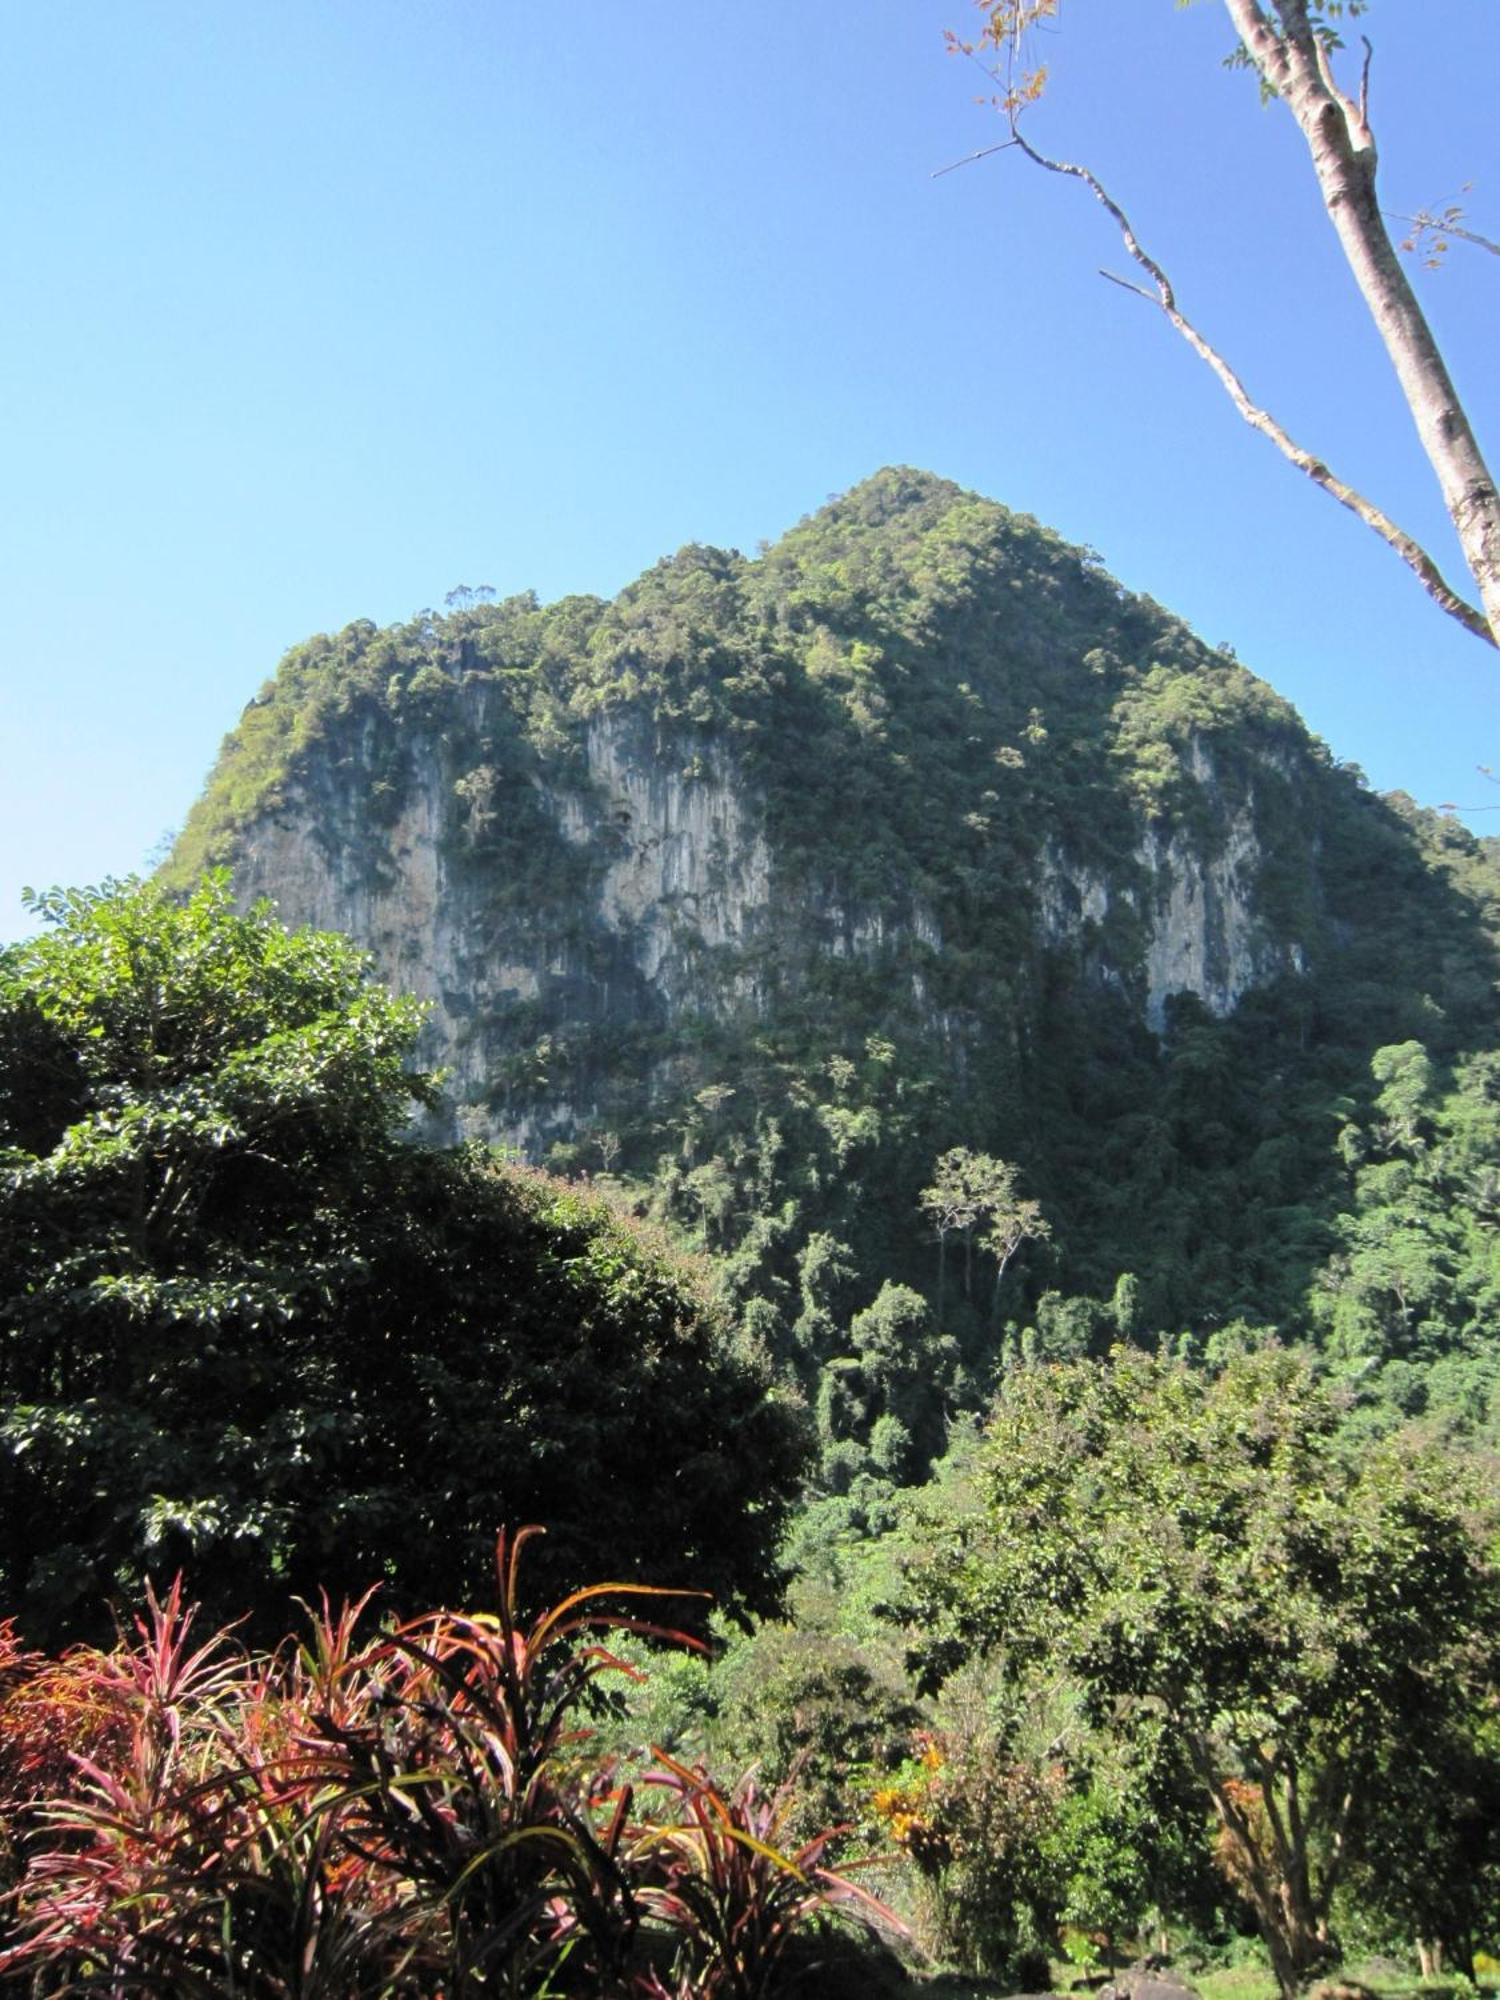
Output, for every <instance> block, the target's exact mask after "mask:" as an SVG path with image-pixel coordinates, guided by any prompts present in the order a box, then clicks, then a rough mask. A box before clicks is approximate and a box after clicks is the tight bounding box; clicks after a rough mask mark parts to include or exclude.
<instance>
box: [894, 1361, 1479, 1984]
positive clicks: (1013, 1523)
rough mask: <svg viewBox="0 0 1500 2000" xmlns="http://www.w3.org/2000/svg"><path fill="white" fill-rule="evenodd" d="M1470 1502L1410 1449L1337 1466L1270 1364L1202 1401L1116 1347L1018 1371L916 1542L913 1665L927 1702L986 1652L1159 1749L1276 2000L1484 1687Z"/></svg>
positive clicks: (1254, 1364)
mask: <svg viewBox="0 0 1500 2000" xmlns="http://www.w3.org/2000/svg"><path fill="white" fill-rule="evenodd" d="M1477 1493H1478V1482H1477V1480H1476V1479H1474V1478H1473V1477H1470V1476H1466V1474H1465V1470H1464V1468H1463V1466H1462V1465H1461V1464H1460V1463H1459V1462H1458V1461H1457V1460H1455V1459H1453V1458H1450V1457H1448V1456H1446V1455H1442V1454H1439V1453H1438V1452H1436V1451H1435V1450H1434V1449H1432V1448H1431V1447H1424V1446H1423V1445H1422V1444H1420V1443H1419V1442H1417V1441H1415V1440H1414V1439H1413V1438H1411V1437H1409V1436H1405V1435H1399V1436H1392V1437H1389V1438H1387V1439H1385V1440H1383V1441H1381V1442H1379V1443H1377V1444H1375V1445H1366V1446H1364V1447H1363V1448H1362V1449H1360V1450H1358V1451H1354V1450H1346V1449H1345V1448H1344V1440H1343V1438H1342V1436H1341V1413H1340V1410H1339V1408H1338V1406H1337V1404H1336V1403H1335V1401H1334V1400H1333V1398H1332V1397H1331V1396H1330V1394H1329V1393H1328V1392H1327V1391H1326V1390H1325V1389H1324V1388H1323V1387H1321V1386H1320V1385H1319V1383H1318V1382H1317V1380H1316V1379H1315V1378H1314V1376H1313V1374H1312V1371H1311V1367H1310V1364H1309V1363H1308V1362H1307V1360H1306V1359H1305V1358H1303V1357H1300V1356H1298V1355H1297V1354H1295V1353H1292V1352H1289V1351H1286V1350H1282V1349H1279V1348H1269V1349H1264V1350H1261V1351H1259V1352H1253V1353H1246V1354H1241V1355H1239V1356H1237V1357H1236V1358H1234V1359H1233V1360H1232V1361H1230V1362H1229V1364H1228V1365H1227V1366H1226V1367H1225V1369H1224V1371H1223V1373H1222V1374H1221V1375H1219V1376H1218V1377H1217V1378H1210V1377H1207V1376H1205V1375H1203V1374H1201V1373H1195V1372H1194V1371H1192V1370H1191V1369H1189V1368H1187V1367H1185V1366H1183V1365H1181V1364H1180V1363H1176V1362H1172V1361H1168V1360H1166V1359H1163V1358H1155V1357H1151V1356H1147V1355H1144V1354H1140V1353H1134V1352H1131V1351H1129V1350H1124V1349H1121V1350H1117V1351H1116V1353H1115V1355H1114V1356H1113V1357H1112V1359H1111V1360H1110V1361H1109V1362H1108V1363H1107V1364H1103V1365H1091V1364H1088V1363H1080V1364H1077V1365H1074V1366H1071V1367H1058V1368H1023V1369H1020V1370H1017V1371H1014V1372H1012V1373H1011V1374H1010V1375H1009V1376H1008V1377H1007V1378H1006V1381H1005V1385H1004V1392H1003V1395H1002V1398H1001V1401H1000V1403H999V1406H998V1409H997V1412H996V1415H995V1418H994V1421H993V1424H992V1426H991V1428H990V1431H989V1434H988V1438H987V1441H986V1443H985V1446H984V1448H983V1450H982V1452H981V1454H980V1457H979V1459H978V1463H977V1467H976V1474H975V1504H972V1505H970V1506H969V1508H968V1509H967V1511H964V1510H960V1511H958V1512H957V1514H956V1516H955V1517H952V1518H948V1519H945V1520H942V1521H938V1520H936V1519H934V1520H929V1521H926V1522H919V1525H918V1528H917V1531H916V1534H917V1541H918V1546H919V1547H920V1548H922V1549H923V1551H924V1552H923V1553H922V1554H921V1555H920V1556H918V1557H917V1558H915V1559H914V1561H913V1565H912V1569H911V1577H910V1581H911V1586H912V1602H911V1610H912V1612H913V1614H914V1615H915V1618H916V1619H917V1621H918V1622H919V1627H920V1629H921V1631H922V1633H923V1635H924V1636H923V1638H922V1639H921V1641H920V1642H919V1653H920V1656H921V1658H922V1659H923V1661H924V1663H925V1668H926V1672H927V1674H928V1677H929V1679H932V1680H941V1679H942V1678H943V1677H944V1676H945V1675H946V1674H948V1673H951V1672H952V1671H953V1670H954V1668H955V1667H956V1666H958V1665H959V1664H960V1663H961V1662H962V1661H964V1660H965V1659H966V1658H969V1657H971V1656H973V1655H975V1654H976V1653H983V1652H985V1651H986V1650H988V1649H999V1653H1000V1657H1001V1658H1002V1660H1003V1662H1004V1663H1005V1666H1006V1669H1007V1671H1008V1672H1010V1673H1011V1674H1013V1675H1015V1676H1017V1677H1018V1678H1021V1677H1026V1676H1030V1675H1043V1676H1050V1677H1054V1678H1055V1677H1057V1676H1059V1675H1061V1676H1063V1677H1065V1678H1066V1679H1067V1680H1070V1681H1072V1682H1074V1683H1076V1685H1077V1687H1078V1688H1079V1690H1080V1691H1081V1695H1082V1699H1083V1712H1084V1716H1085V1719H1086V1720H1087V1721H1088V1723H1089V1724H1090V1725H1091V1726H1093V1727H1096V1728H1101V1729H1108V1730H1109V1731H1111V1732H1114V1733H1116V1734H1118V1736H1119V1737H1120V1738H1121V1740H1122V1741H1123V1742H1125V1743H1126V1744H1130V1743H1132V1742H1135V1743H1140V1742H1144V1741H1146V1740H1147V1739H1160V1740H1163V1741H1164V1742H1165V1743H1166V1745H1167V1747H1168V1748H1169V1749H1172V1750H1173V1751H1174V1752H1175V1754H1176V1756H1177V1757H1178V1759H1179V1760H1180V1764H1181V1768H1182V1769H1183V1770H1184V1772H1185V1773H1187V1774H1190V1776H1191V1777H1192V1779H1193V1780H1194V1781H1195V1784H1196V1790H1197V1796H1198V1798H1199V1800H1200V1802H1201V1807H1200V1809H1201V1808H1204V1807H1206V1808H1211V1810H1212V1812H1213V1814H1214V1817H1215V1819H1216V1821H1217V1824H1218V1829H1219V1854H1220V1859H1221V1863H1222V1865H1223V1867H1224V1869H1225V1872H1226V1873H1227V1874H1228V1875H1229V1877H1230V1879H1231V1881H1232V1882H1233V1883H1234V1885H1235V1887H1236V1888H1237V1889H1238V1890H1239V1892H1240V1893H1241V1894H1242V1895H1243V1896H1244V1898H1245V1900H1246V1902H1247V1903H1248V1904H1249V1906H1250V1908H1251V1909H1252V1911H1253V1912H1254V1915H1255V1918H1256V1921H1257V1924H1258V1925H1259V1928H1260V1931H1261V1934H1262V1936H1263V1938H1264V1940H1265V1943H1266V1946H1267V1949H1268V1951H1269V1953H1270V1956H1271V1961H1272V1965H1273V1967H1274V1969H1275V1973H1276V1977H1277V1980H1278V1983H1279V1984H1280V1986H1281V1988H1282V1990H1283V1992H1284V1993H1287V1994H1291V1993H1292V1992H1294V1991H1295V1989H1296V1988H1297V1986H1298V1985H1299V1984H1300V1983H1301V1982H1302V1981H1303V1980H1304V1979H1305V1978H1306V1977H1307V1976H1308V1975H1309V1974H1310V1973H1311V1972H1312V1971H1314V1970H1315V1969H1316V1968H1317V1967H1318V1966H1319V1965H1320V1964H1321V1963H1322V1962H1324V1961H1325V1960H1326V1959H1327V1958H1328V1957H1329V1955H1330V1954H1331V1952H1332V1950H1333V1940H1332V1938H1331V1935H1330V1913H1331V1908H1332V1899H1333V1896H1334V1893H1335V1891H1336V1889H1337V1888H1338V1886H1339V1883H1340V1881H1341V1878H1342V1877H1343V1875H1344V1872H1345V1869H1346V1866H1347V1863H1348V1860H1349V1856H1350V1854H1351V1852H1352V1850H1353V1849H1354V1848H1355V1847H1356V1846H1357V1844H1358V1841H1359V1839H1360V1837H1361V1835H1362V1833H1363V1832H1364V1831H1365V1830H1366V1829H1367V1828H1368V1827H1370V1826H1372V1825H1373V1824H1374V1823H1375V1821H1376V1819H1377V1817H1378V1814H1379V1812H1380V1811H1381V1810H1387V1809H1389V1808H1390V1806H1391V1805H1392V1803H1393V1793H1392V1788H1393V1787H1399V1786H1400V1785H1401V1782H1402V1780H1401V1773H1402V1771H1403V1769H1404V1768H1405V1767H1406V1763H1407V1758H1408V1752H1409V1751H1411V1750H1412V1749H1413V1748H1414V1746H1417V1745H1419V1744H1421V1743H1424V1742H1427V1741H1430V1740H1432V1739H1434V1738H1435V1737H1437V1736H1439V1735H1442V1734H1444V1733H1451V1734H1454V1735H1456V1736H1458V1737H1460V1738H1464V1737H1466V1736H1467V1735H1468V1734H1470V1733H1471V1732H1472V1731H1473V1729H1474V1728H1475V1726H1476V1718H1477V1717H1478V1716H1479V1715H1480V1714H1481V1713H1482V1712H1483V1709H1484V1706H1485V1704H1486V1703H1488V1702H1493V1700H1494V1698H1495V1695H1496V1692H1497V1690H1500V1675H1497V1669H1500V1662H1497V1649H1496V1636H1495V1635H1496V1632H1497V1630H1500V1625H1497V1617H1500V1579H1497V1575H1496V1570H1495V1568H1494V1565H1493V1563H1492V1561H1490V1560H1489V1559H1488V1557H1487V1553H1486V1549H1485V1546H1484V1543H1483V1540H1482V1538H1481V1536H1480V1535H1479V1534H1478V1533H1477V1532H1476V1529H1475V1526H1474V1524H1473V1519H1474V1517H1473V1514H1472V1512H1471V1509H1472V1507H1473V1506H1474V1505H1475V1504H1477ZM1402 1796H1403V1802H1404V1803H1406V1804H1408V1805H1413V1802H1412V1800H1411V1798H1410V1794H1409V1793H1403V1795H1402ZM1413 1809H1415V1810H1420V1809H1421V1808H1420V1805H1415V1806H1413ZM1393 1866H1397V1870H1398V1872H1399V1865H1398V1864H1395V1863H1393Z"/></svg>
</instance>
